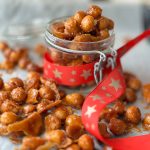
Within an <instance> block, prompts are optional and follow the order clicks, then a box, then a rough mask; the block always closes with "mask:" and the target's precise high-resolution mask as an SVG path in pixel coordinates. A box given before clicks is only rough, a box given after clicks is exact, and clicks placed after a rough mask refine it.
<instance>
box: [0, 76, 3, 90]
mask: <svg viewBox="0 0 150 150" xmlns="http://www.w3.org/2000/svg"><path fill="white" fill-rule="evenodd" d="M3 86H4V82H3V79H2V78H1V77H0V89H2V88H3Z"/></svg>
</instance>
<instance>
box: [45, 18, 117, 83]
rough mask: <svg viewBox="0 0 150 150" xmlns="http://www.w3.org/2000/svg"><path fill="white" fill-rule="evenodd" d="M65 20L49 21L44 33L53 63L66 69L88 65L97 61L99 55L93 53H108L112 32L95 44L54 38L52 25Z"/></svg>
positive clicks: (112, 39)
mask: <svg viewBox="0 0 150 150" xmlns="http://www.w3.org/2000/svg"><path fill="white" fill-rule="evenodd" d="M66 19H67V18H66V17H64V18H59V19H55V20H52V21H50V22H49V23H48V26H47V29H46V32H45V40H46V44H47V53H48V54H49V57H50V59H51V61H52V62H53V63H55V64H57V65H61V66H67V67H69V66H80V65H84V64H89V63H92V62H96V61H97V60H99V56H100V55H99V54H98V53H94V52H97V51H99V52H104V53H109V52H110V48H113V46H114V41H115V33H114V31H113V30H111V31H110V32H109V33H110V36H109V37H108V38H107V39H104V40H101V41H96V42H75V41H69V40H65V39H61V38H58V37H56V36H54V35H53V34H52V25H54V24H55V23H59V22H63V21H65V20H66ZM62 36H63V35H62ZM93 65H94V64H93ZM91 83H94V80H93V81H92V82H90V83H87V84H88V85H91ZM58 84H59V83H58ZM84 85H86V84H84Z"/></svg>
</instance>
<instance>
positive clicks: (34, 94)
mask: <svg viewBox="0 0 150 150" xmlns="http://www.w3.org/2000/svg"><path fill="white" fill-rule="evenodd" d="M38 94H39V91H38V90H37V89H30V90H29V91H28V94H27V99H26V103H28V104H36V103H38Z"/></svg>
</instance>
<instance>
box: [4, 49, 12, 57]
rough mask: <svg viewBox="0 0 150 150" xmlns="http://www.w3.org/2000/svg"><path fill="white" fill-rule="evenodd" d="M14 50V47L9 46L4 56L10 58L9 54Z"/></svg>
mask: <svg viewBox="0 0 150 150" xmlns="http://www.w3.org/2000/svg"><path fill="white" fill-rule="evenodd" d="M12 51H13V49H12V48H7V49H5V51H4V53H3V54H4V57H5V58H6V59H9V56H10V54H11V52H12Z"/></svg>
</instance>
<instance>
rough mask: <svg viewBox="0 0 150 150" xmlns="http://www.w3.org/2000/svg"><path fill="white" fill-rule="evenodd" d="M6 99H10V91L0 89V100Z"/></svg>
mask: <svg viewBox="0 0 150 150" xmlns="http://www.w3.org/2000/svg"><path fill="white" fill-rule="evenodd" d="M6 99H10V92H9V91H0V101H5V100H6Z"/></svg>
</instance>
